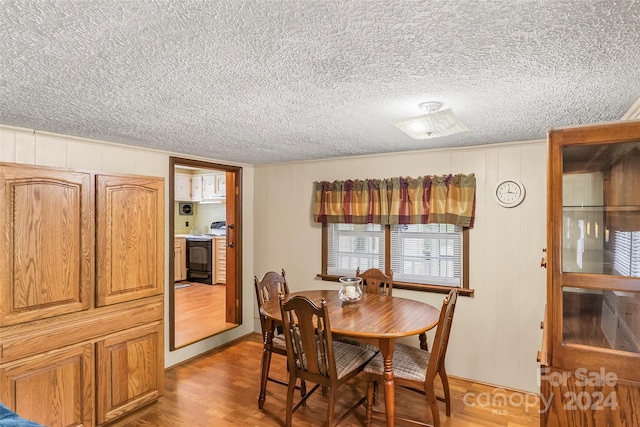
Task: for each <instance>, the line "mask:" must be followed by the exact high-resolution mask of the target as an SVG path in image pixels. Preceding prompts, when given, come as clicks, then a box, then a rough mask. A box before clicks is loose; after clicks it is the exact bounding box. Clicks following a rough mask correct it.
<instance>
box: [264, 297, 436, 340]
mask: <svg viewBox="0 0 640 427" xmlns="http://www.w3.org/2000/svg"><path fill="white" fill-rule="evenodd" d="M296 295H301V296H305V297H307V298H309V299H310V300H312V301H313V302H315V303H316V304H317V305H318V306H320V301H321V300H322V299H323V298H324V299H325V300H326V301H327V306H328V307H329V321H330V324H331V331H332V332H333V333H336V334H340V335H346V336H352V337H362V338H398V337H404V336H410V335H418V334H421V333H423V332H425V331H428V330H429V329H431V328H433V327H435V326H436V325H437V323H438V320H439V317H440V310H438V309H437V308H435V307H433V306H432V305H429V304H426V303H423V302H419V301H414V300H410V299H406V298H399V297H390V296H385V295H376V294H369V293H364V294H363V295H362V299H361V300H360V302H359V303H358V304H357V305H355V306H353V305H345V306H343V305H342V301H341V300H340V298H339V297H338V291H335V290H312V291H302V292H295V293H291V294H289V295H288V296H287V298H290V297H292V296H296ZM260 312H261V313H262V314H264V315H265V316H267V317H270V318H272V319H274V320H279V321H282V316H281V314H280V304H279V301H278V300H277V299H275V300H271V301H269V302H267V303H265V304H263V305H262V308H261V309H260Z"/></svg>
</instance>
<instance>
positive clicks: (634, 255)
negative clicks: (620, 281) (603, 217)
mask: <svg viewBox="0 0 640 427" xmlns="http://www.w3.org/2000/svg"><path fill="white" fill-rule="evenodd" d="M612 246H613V268H614V272H615V273H616V274H618V275H620V276H627V277H640V231H626V232H625V231H617V230H615V231H614V232H613V245H612Z"/></svg>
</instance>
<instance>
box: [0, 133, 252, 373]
mask: <svg viewBox="0 0 640 427" xmlns="http://www.w3.org/2000/svg"><path fill="white" fill-rule="evenodd" d="M172 155H175V156H180V157H189V158H194V159H198V160H206V161H211V162H216V163H224V162H221V161H218V160H215V159H205V158H199V157H194V156H185V155H182V154H179V153H168V152H162V151H154V150H148V149H142V148H137V147H131V146H126V145H119V144H112V143H109V142H103V141H94V140H85V139H80V138H75V137H72V136H65V135H57V134H51V133H47V132H40V131H34V130H32V129H19V128H14V127H9V126H2V125H0V162H11V163H24V164H30V165H42V166H54V167H62V168H72V169H82V170H91V171H100V172H106V173H129V174H138V175H150V176H161V177H164V179H165V186H166V187H165V194H166V195H168V194H169V157H170V156H172ZM242 166H243V178H244V182H243V202H242V204H243V210H244V218H243V226H244V242H243V245H244V247H243V255H244V259H243V266H244V271H243V279H244V280H243V284H242V286H243V294H244V295H245V298H244V300H243V312H244V319H245V321H244V323H243V324H242V325H241V326H240V327H238V328H235V329H232V330H230V331H228V332H225V333H222V334H219V335H216V336H215V337H212V338H209V339H207V340H204V341H200V342H198V343H195V344H193V345H191V346H188V347H185V348H183V349H180V350H177V351H174V352H170V351H169V350H168V348H169V347H168V345H167V346H165V356H164V360H165V366H167V367H168V366H171V365H174V364H176V363H179V362H181V361H183V360H187V359H190V358H192V357H194V356H196V355H198V354H200V353H203V352H205V351H208V350H210V349H212V348H214V347H217V346H219V345H221V344H224V343H226V342H228V341H231V340H233V339H236V338H238V337H241V336H243V335H246V334H248V333H251V332H252V331H253V328H254V324H253V316H252V314H253V304H254V301H253V300H254V298H253V295H254V290H253V268H252V267H253V266H252V264H253V254H252V244H253V242H252V239H251V237H250V236H252V234H253V224H252V222H253V168H252V167H251V166H246V165H242ZM165 199H166V200H165V203H166V208H167V210H166V212H167V213H168V212H169V211H168V209H169V207H170V206H171V209H173V208H174V207H173V205H170V202H169V200H168V197H165ZM168 219H169V215H168V214H167V215H165V230H166V232H167V242H168V243H167V244H165V247H169V244H170V245H173V236H171V240H169V236H168V233H169V225H168ZM165 256H166V258H165V307H164V308H165V319H168V318H169V313H168V310H169V292H168V290H169V288H168V287H169V282H168V276H169V275H168V268H169V267H168V266H169V259H168V251H167V253H166V254H165ZM172 262H173V260H172ZM168 334H169V328H168V323H167V325H165V339H164V342H165V343H167V344H168V343H169V335H168Z"/></svg>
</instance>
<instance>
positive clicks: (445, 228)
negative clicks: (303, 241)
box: [320, 223, 473, 294]
mask: <svg viewBox="0 0 640 427" xmlns="http://www.w3.org/2000/svg"><path fill="white" fill-rule="evenodd" d="M323 234H324V235H323V274H321V275H320V276H321V277H323V278H325V279H328V280H337V278H338V277H340V276H345V275H354V274H355V272H356V269H357V268H358V267H360V271H364V270H366V269H368V268H379V269H381V270H384V271H387V270H389V268H387V266H390V267H391V268H390V269H391V270H393V278H394V287H399V288H407V289H415V290H436V291H441V292H446V291H448V290H449V289H450V288H452V287H455V288H461V289H468V288H469V286H468V280H467V277H468V274H467V270H468V267H467V266H468V262H467V260H468V252H469V251H468V229H465V228H463V227H460V226H456V225H452V224H411V225H380V224H332V223H330V224H324V225H323ZM472 292H473V291H472V290H468V291H467V292H462V293H466V294H471V293H472Z"/></svg>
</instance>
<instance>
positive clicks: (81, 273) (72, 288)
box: [0, 164, 94, 327]
mask: <svg viewBox="0 0 640 427" xmlns="http://www.w3.org/2000/svg"><path fill="white" fill-rule="evenodd" d="M0 168H1V169H0V171H1V173H0V209H1V210H2V214H1V215H0V236H2V238H1V239H0V245H1V246H0V327H2V326H5V325H12V324H16V323H21V322H27V321H31V320H37V319H45V318H50V317H53V316H58V315H61V314H67V313H73V312H77V311H81V310H87V309H89V308H90V307H91V306H92V305H93V296H94V293H93V284H94V274H93V273H94V270H93V268H94V267H93V253H94V249H93V244H94V237H93V236H94V222H93V221H92V218H93V204H92V200H93V196H92V193H93V183H92V181H91V175H90V174H88V173H80V172H72V171H67V170H58V169H44V168H36V167H29V166H25V165H19V166H17V165H13V164H0Z"/></svg>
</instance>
